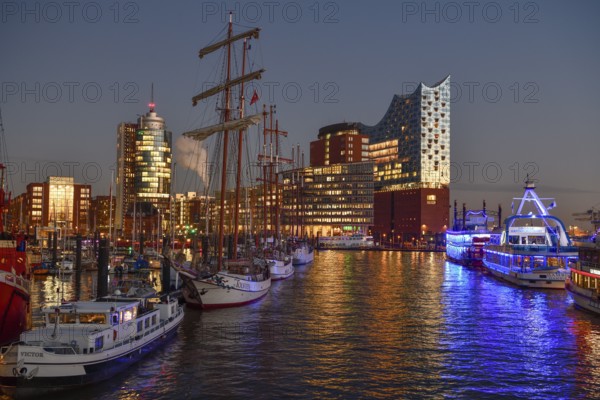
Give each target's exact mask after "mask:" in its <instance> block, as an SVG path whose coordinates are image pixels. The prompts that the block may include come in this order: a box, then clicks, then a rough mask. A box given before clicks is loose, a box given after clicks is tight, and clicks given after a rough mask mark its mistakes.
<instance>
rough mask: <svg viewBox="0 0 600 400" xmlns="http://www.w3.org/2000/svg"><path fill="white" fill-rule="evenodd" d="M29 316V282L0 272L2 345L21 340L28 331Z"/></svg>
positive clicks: (0, 340) (0, 330)
mask: <svg viewBox="0 0 600 400" xmlns="http://www.w3.org/2000/svg"><path fill="white" fill-rule="evenodd" d="M28 315H29V282H28V281H27V280H25V279H23V278H21V277H18V276H15V275H14V274H12V273H7V272H6V271H0V345H4V344H8V343H12V342H14V341H16V340H19V335H20V334H21V332H23V331H24V330H25V329H27V319H28Z"/></svg>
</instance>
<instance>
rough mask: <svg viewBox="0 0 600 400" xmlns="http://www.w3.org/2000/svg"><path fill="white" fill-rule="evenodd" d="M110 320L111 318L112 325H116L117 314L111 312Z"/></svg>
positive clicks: (117, 320)
mask: <svg viewBox="0 0 600 400" xmlns="http://www.w3.org/2000/svg"><path fill="white" fill-rule="evenodd" d="M111 320H112V324H113V325H118V324H119V314H112V315H111Z"/></svg>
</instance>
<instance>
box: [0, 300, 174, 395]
mask: <svg viewBox="0 0 600 400" xmlns="http://www.w3.org/2000/svg"><path fill="white" fill-rule="evenodd" d="M42 311H43V314H44V326H41V327H38V328H34V329H33V330H30V331H27V332H24V333H22V334H21V337H20V341H19V342H15V343H13V344H11V345H9V346H6V347H2V348H1V349H0V389H1V390H2V392H3V393H4V394H8V395H10V396H31V395H41V394H45V393H51V392H57V391H63V390H68V389H73V388H76V387H79V386H83V385H87V384H92V383H96V382H100V381H104V380H106V379H109V378H111V377H113V376H115V375H116V374H118V373H120V372H123V371H125V370H126V369H127V368H128V367H129V366H130V365H131V364H133V363H135V362H136V361H138V360H139V359H140V358H142V357H143V356H145V355H146V354H148V353H149V352H151V351H152V350H154V349H155V348H157V347H159V346H160V345H161V344H162V343H163V342H164V339H166V338H168V337H170V336H171V335H174V334H175V333H176V331H177V327H178V326H179V324H180V323H181V321H182V319H183V308H182V307H181V306H180V305H179V304H178V302H177V300H176V299H172V298H169V297H165V298H163V299H162V300H160V299H158V298H154V299H146V298H138V299H134V298H124V297H121V296H116V297H115V296H113V297H104V298H100V299H97V300H95V301H78V302H73V303H67V304H61V305H59V306H56V307H49V308H44V309H43V310H42Z"/></svg>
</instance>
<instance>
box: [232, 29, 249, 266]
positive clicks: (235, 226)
mask: <svg viewBox="0 0 600 400" xmlns="http://www.w3.org/2000/svg"><path fill="white" fill-rule="evenodd" d="M247 50H248V41H247V39H246V38H245V39H244V51H243V53H242V54H243V55H242V76H243V75H244V73H245V72H246V51H247ZM240 118H244V82H243V81H242V83H241V85H240ZM243 134H244V130H243V129H240V130H239V131H238V158H237V174H236V176H237V180H236V185H235V204H234V205H233V207H234V209H233V259H234V260H237V244H238V226H239V225H238V223H239V213H240V181H241V179H240V178H241V176H242V146H243V144H244V136H243Z"/></svg>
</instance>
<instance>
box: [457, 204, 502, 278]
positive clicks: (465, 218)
mask: <svg viewBox="0 0 600 400" xmlns="http://www.w3.org/2000/svg"><path fill="white" fill-rule="evenodd" d="M498 215H499V217H501V215H502V211H501V209H499V210H498ZM500 219H501V218H500ZM492 221H493V218H492V217H489V216H488V213H487V210H486V207H485V201H484V202H483V209H481V210H468V211H467V209H466V206H465V204H464V203H463V209H462V218H458V210H457V207H456V201H455V202H454V224H453V226H452V229H449V230H447V231H446V257H447V258H448V259H449V260H450V261H453V262H455V263H457V264H461V265H465V266H471V267H481V266H482V265H483V246H485V244H486V243H488V242H489V241H490V232H491V228H490V226H489V224H490V222H492Z"/></svg>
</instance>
